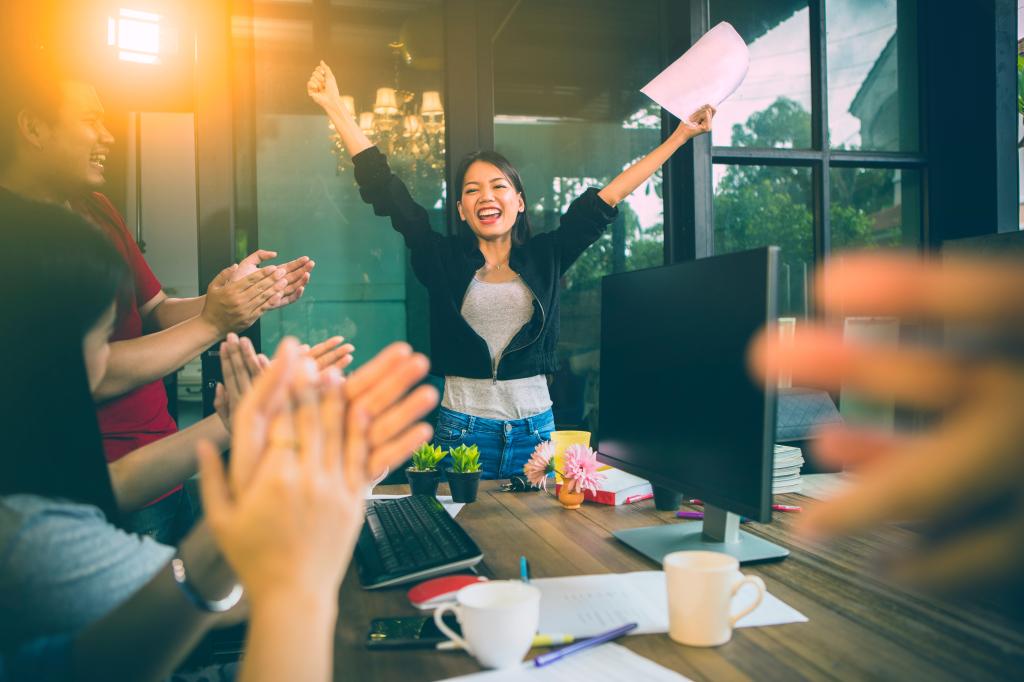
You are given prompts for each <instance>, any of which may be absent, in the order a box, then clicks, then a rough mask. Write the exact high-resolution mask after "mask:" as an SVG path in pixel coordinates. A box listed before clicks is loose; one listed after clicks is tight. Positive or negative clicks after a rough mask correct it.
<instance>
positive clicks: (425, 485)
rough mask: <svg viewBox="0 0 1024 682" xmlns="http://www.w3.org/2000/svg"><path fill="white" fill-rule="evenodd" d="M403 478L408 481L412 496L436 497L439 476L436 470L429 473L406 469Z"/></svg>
mask: <svg viewBox="0 0 1024 682" xmlns="http://www.w3.org/2000/svg"><path fill="white" fill-rule="evenodd" d="M405 478H406V479H408V481H409V489H410V491H411V492H412V494H413V495H430V496H431V497H437V484H438V482H439V481H440V476H439V475H438V471H437V470H436V469H431V470H430V471H414V470H412V469H406V470H405Z"/></svg>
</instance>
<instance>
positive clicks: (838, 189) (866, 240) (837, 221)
mask: <svg viewBox="0 0 1024 682" xmlns="http://www.w3.org/2000/svg"><path fill="white" fill-rule="evenodd" d="M920 182H921V174H920V173H919V172H918V171H913V170H899V169H888V168H880V169H870V168H833V169H832V175H831V188H830V189H831V195H832V207H831V215H830V218H831V225H832V249H833V250H834V251H838V250H841V249H847V248H874V247H895V246H917V244H918V243H919V241H920V235H921V208H920V207H921V192H920Z"/></svg>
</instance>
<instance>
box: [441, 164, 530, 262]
mask: <svg viewBox="0 0 1024 682" xmlns="http://www.w3.org/2000/svg"><path fill="white" fill-rule="evenodd" d="M477 161H483V162H485V163H489V164H491V165H492V166H494V167H496V168H497V169H498V170H500V171H501V173H502V175H504V176H505V177H506V178H508V179H509V181H510V182H511V183H512V186H513V187H515V189H516V191H517V192H519V194H520V196H522V197H523V204H526V203H527V202H526V190H525V189H524V188H523V179H522V178H521V177H519V171H517V170H516V167H515V166H513V165H512V164H511V163H510V162H509V160H508V159H506V158H505V157H504V156H502V155H501V154H499V153H498V152H492V151H476V152H471V153H469V154H466V156H465V157H463V159H462V161H460V162H459V167H458V169H456V171H455V184H454V185H453V186H452V191H453V192H455V198H456V200H461V198H462V183H463V182H464V181H465V179H466V172H467V171H468V170H469V167H470V166H472V165H473V164H474V163H475V162H477ZM532 235H533V231H532V230H531V228H530V218H529V216H528V215H527V212H526V211H523V212H522V213H520V214H518V215H517V216H516V224H515V225H513V226H512V243H513V244H515V245H516V246H521V245H522V244H525V243H526V242H527V241H529V239H530V237H531V236H532ZM459 236H461V237H463V238H464V239H467V240H470V241H472V242H473V243H474V244H476V235H475V234H473V230H472V229H471V228H470V227H469V223H467V222H466V221H465V220H459Z"/></svg>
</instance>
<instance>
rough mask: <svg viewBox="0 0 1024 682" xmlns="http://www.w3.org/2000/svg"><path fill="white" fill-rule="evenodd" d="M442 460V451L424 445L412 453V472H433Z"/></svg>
mask: <svg viewBox="0 0 1024 682" xmlns="http://www.w3.org/2000/svg"><path fill="white" fill-rule="evenodd" d="M443 458H444V451H443V450H442V449H441V448H440V446H437V445H431V444H430V443H424V444H423V445H421V446H419V448H417V449H416V452H414V453H412V469H413V471H434V470H435V469H436V468H437V463H438V462H440V461H441V460H442V459H443Z"/></svg>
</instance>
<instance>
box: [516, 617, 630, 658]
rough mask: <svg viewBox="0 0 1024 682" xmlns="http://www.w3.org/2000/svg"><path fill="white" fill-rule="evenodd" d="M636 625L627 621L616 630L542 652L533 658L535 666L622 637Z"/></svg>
mask: <svg viewBox="0 0 1024 682" xmlns="http://www.w3.org/2000/svg"><path fill="white" fill-rule="evenodd" d="M636 627H637V624H636V623H627V624H626V625H623V626H622V627H618V628H615V629H614V630H609V631H608V632H605V633H602V634H600V635H596V636H594V637H591V638H589V639H584V640H582V641H579V642H576V643H575V644H570V645H569V646H567V647H562V648H561V649H559V650H558V651H550V652H548V653H546V654H541V655H540V656H538V657H537V658H535V659H533V665H534V667H537V668H540V667H542V666H545V665H548V664H549V663H554V662H555V661H557V660H559V659H561V658H564V657H566V656H570V655H572V654H574V653H576V652H577V651H583V650H584V649H589V648H590V647H592V646H597V645H598V644H604V643H605V642H610V641H611V640H613V639H616V638H618V637H622V635H624V634H626V633H627V632H629V631H630V630H635V629H636Z"/></svg>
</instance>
